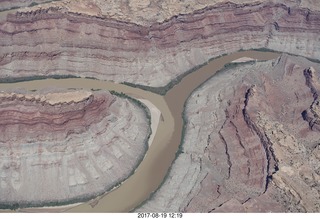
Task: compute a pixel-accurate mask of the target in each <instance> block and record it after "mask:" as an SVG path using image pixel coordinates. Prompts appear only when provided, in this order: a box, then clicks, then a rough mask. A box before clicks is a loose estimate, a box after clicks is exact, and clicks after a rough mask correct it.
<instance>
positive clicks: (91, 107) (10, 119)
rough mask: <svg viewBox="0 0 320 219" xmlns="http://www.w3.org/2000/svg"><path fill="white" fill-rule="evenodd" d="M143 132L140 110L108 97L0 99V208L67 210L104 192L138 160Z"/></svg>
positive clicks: (39, 95) (65, 94)
mask: <svg viewBox="0 0 320 219" xmlns="http://www.w3.org/2000/svg"><path fill="white" fill-rule="evenodd" d="M148 124H149V121H148V120H147V118H146V114H145V112H144V111H143V109H141V108H140V107H139V106H137V105H135V104H133V103H132V102H130V101H129V100H126V99H122V98H118V97H115V96H113V95H111V94H109V93H108V92H94V93H91V92H84V91H72V92H71V91H68V92H66V91H64V92H61V91H60V92H59V93H47V92H41V93H0V157H1V159H0V169H1V175H0V204H1V206H2V207H5V206H7V207H12V206H16V207H17V206H20V207H23V206H30V205H31V206H32V205H42V204H51V205H56V204H59V203H65V204H67V203H70V202H71V203H72V202H75V201H78V202H79V201H82V200H87V199H88V198H90V197H95V196H96V195H98V194H101V193H103V192H105V191H106V190H109V189H111V188H112V187H113V186H115V185H117V184H118V183H120V182H122V181H123V180H124V179H125V178H127V177H128V176H129V175H130V174H131V173H132V171H134V169H135V167H136V166H137V165H138V163H139V162H140V160H141V159H142V158H143V156H144V153H145V151H146V146H147V145H146V141H147V137H148V134H149V132H150V130H149V125H148ZM34 188H36V190H35V189H34Z"/></svg>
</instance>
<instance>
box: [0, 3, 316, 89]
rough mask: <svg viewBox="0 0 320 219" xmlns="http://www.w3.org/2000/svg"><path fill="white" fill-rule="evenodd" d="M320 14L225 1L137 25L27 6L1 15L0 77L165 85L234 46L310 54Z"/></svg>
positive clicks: (312, 54) (290, 7) (63, 9)
mask: <svg viewBox="0 0 320 219" xmlns="http://www.w3.org/2000/svg"><path fill="white" fill-rule="evenodd" d="M52 5H55V4H52ZM52 5H51V6H52ZM178 11H179V10H178ZM319 16H320V14H319V12H317V11H313V10H309V9H303V8H299V7H298V5H297V4H289V3H288V5H285V4H281V3H272V2H264V3H260V2H256V3H250V4H234V3H222V4H218V5H213V6H208V7H205V8H202V9H199V10H196V11H192V12H190V13H189V14H185V15H175V16H173V17H171V18H170V19H168V20H165V21H163V22H161V23H152V24H151V23H150V24H148V25H147V24H143V25H140V24H136V23H129V22H123V21H119V20H116V19H114V18H109V17H105V16H93V15H87V14H83V13H79V12H78V13H76V12H72V11H69V9H68V8H66V7H63V6H58V5H56V6H54V7H43V8H41V7H40V6H39V7H34V8H33V7H32V8H28V9H25V10H21V11H20V12H10V13H8V14H7V15H6V16H2V18H1V20H0V37H1V41H0V47H1V51H0V70H1V71H0V77H1V78H3V77H21V76H31V75H54V74H58V75H62V74H73V75H77V76H90V77H96V78H98V79H105V80H113V81H116V82H123V81H126V82H132V83H138V84H143V85H150V86H163V85H165V84H167V83H168V82H169V81H170V80H172V79H174V78H175V77H176V76H178V75H180V74H182V73H183V72H185V71H187V70H189V69H191V68H193V67H194V66H196V65H199V64H202V63H204V62H206V61H207V60H209V59H210V58H212V57H215V56H218V55H221V54H225V53H231V52H234V51H237V50H239V49H249V48H261V47H266V48H271V49H275V50H280V51H286V52H290V53H295V54H300V55H304V56H308V57H313V58H315V57H318V56H319V55H320V54H319V51H320V50H319V49H320V48H319V45H320V44H319V27H320V25H319ZM159 75H161V77H160V76H159Z"/></svg>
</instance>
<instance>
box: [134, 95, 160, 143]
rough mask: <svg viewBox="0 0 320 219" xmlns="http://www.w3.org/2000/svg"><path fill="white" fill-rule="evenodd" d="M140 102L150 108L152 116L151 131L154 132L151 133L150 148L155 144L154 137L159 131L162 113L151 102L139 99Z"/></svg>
mask: <svg viewBox="0 0 320 219" xmlns="http://www.w3.org/2000/svg"><path fill="white" fill-rule="evenodd" d="M138 100H139V101H140V102H142V103H143V104H145V105H146V106H147V107H148V109H149V111H150V114H151V131H152V132H151V135H150V138H149V141H148V146H149V147H150V146H151V144H152V142H153V139H154V136H155V135H156V132H157V129H158V125H159V121H160V116H161V112H160V110H159V109H158V108H157V107H156V106H155V105H153V103H151V102H150V101H149V100H147V99H138Z"/></svg>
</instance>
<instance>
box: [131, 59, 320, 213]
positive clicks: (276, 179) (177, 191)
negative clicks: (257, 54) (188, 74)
mask: <svg viewBox="0 0 320 219" xmlns="http://www.w3.org/2000/svg"><path fill="white" fill-rule="evenodd" d="M319 70H320V65H319V64H316V63H313V62H310V61H307V60H306V59H304V58H298V57H293V56H289V55H283V56H282V57H281V58H279V59H278V60H277V61H275V62H270V61H269V62H267V63H255V64H254V63H253V64H244V65H243V66H241V67H233V68H231V69H229V70H224V71H222V72H220V73H218V75H216V76H214V77H213V78H212V79H210V80H208V81H207V82H206V83H205V84H204V85H203V86H202V87H201V88H199V89H198V90H197V91H196V92H194V93H193V94H192V95H191V97H190V99H189V100H188V104H187V106H186V112H185V117H186V122H187V126H186V133H185V136H184V143H183V145H182V150H183V152H182V153H181V154H180V155H179V157H178V158H177V160H176V161H175V162H174V164H173V166H172V169H171V171H170V173H169V176H168V178H170V180H167V181H165V182H164V185H163V186H162V187H161V188H160V189H159V191H158V192H156V193H155V195H154V196H153V197H152V198H151V200H149V201H148V202H147V203H146V204H145V205H143V206H142V207H141V208H139V209H137V211H147V212H149V211H185V212H269V211H271V212H288V211H289V212H319V210H320V201H319V200H320V187H319V180H320V173H319V168H320V162H319V161H320V156H319V155H320V154H319V153H320V148H319V143H320V139H319V128H318V122H319V116H318V115H319V114H318V95H317V94H318V92H319V89H320V87H319V84H318V80H319V77H320V74H319V72H320V71H319ZM220 84H224V87H221V86H219V85H220Z"/></svg>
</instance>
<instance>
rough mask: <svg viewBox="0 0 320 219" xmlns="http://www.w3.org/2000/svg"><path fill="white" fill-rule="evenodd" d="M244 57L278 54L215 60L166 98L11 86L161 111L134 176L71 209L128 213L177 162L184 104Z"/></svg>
mask: <svg viewBox="0 0 320 219" xmlns="http://www.w3.org/2000/svg"><path fill="white" fill-rule="evenodd" d="M243 56H245V57H253V58H255V59H262V60H268V59H274V58H275V57H277V56H278V54H275V53H270V52H257V51H247V52H237V53H234V54H230V55H227V56H223V57H220V58H217V59H214V60H212V61H211V62H210V63H208V64H207V65H205V66H203V67H202V68H200V69H198V70H197V71H195V72H193V73H192V74H188V75H187V76H186V77H184V78H183V79H182V80H181V82H180V83H178V84H177V85H175V86H173V87H172V89H171V90H169V91H168V92H167V93H166V95H165V96H164V97H162V96H160V95H157V94H154V93H151V92H147V91H144V90H141V89H137V88H133V87H129V86H125V85H123V84H113V83H110V82H105V81H98V80H91V79H83V78H79V79H78V78H76V79H61V80H59V81H58V80H52V79H49V80H44V81H37V82H34V81H30V82H21V83H19V84H11V86H15V87H17V86H22V85H23V86H26V87H29V88H31V89H39V88H40V87H41V86H49V85H50V86H58V87H65V88H83V89H92V88H94V89H108V90H115V91H117V92H123V93H126V94H128V95H130V94H134V95H135V98H137V97H139V98H140V99H147V100H149V101H150V102H152V103H153V104H154V105H155V106H156V107H157V108H158V109H159V110H160V111H161V115H162V117H163V120H160V121H159V125H158V129H157V133H156V134H155V137H154V140H153V142H152V146H151V147H149V150H148V151H147V153H146V155H145V157H144V159H143V161H142V162H141V164H140V165H139V166H138V168H137V169H136V171H135V173H134V174H133V175H132V176H131V177H129V178H128V179H127V180H126V181H124V182H123V183H122V184H121V186H120V187H118V188H116V189H114V190H112V191H111V192H109V193H107V194H105V195H103V196H101V197H99V198H98V199H99V200H98V201H97V203H95V205H94V206H91V204H90V202H89V203H84V204H81V205H78V206H76V207H74V208H71V209H68V211H71V212H128V211H130V210H132V209H133V208H135V207H136V206H138V205H139V204H141V203H142V202H143V201H144V200H146V199H148V198H149V197H150V194H152V193H153V192H154V191H156V190H157V189H158V187H159V185H160V184H161V183H162V182H163V180H164V178H165V176H167V173H168V169H169V168H170V166H171V164H172V162H173V161H174V160H175V158H176V155H177V154H176V153H177V151H178V150H179V145H180V143H181V139H182V137H183V136H182V133H183V120H182V116H181V115H182V112H183V109H184V104H185V101H186V99H187V98H188V96H189V95H190V93H191V92H192V91H193V90H194V89H195V88H197V87H198V86H199V85H200V84H202V83H203V82H204V81H205V80H207V79H208V78H209V77H211V76H212V75H214V74H215V73H216V72H217V71H218V70H220V69H222V68H223V67H224V66H225V64H227V63H229V62H231V61H233V60H236V59H238V58H241V57H243ZM6 85H7V84H6ZM40 85H41V86H40ZM128 197H130V198H128Z"/></svg>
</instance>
